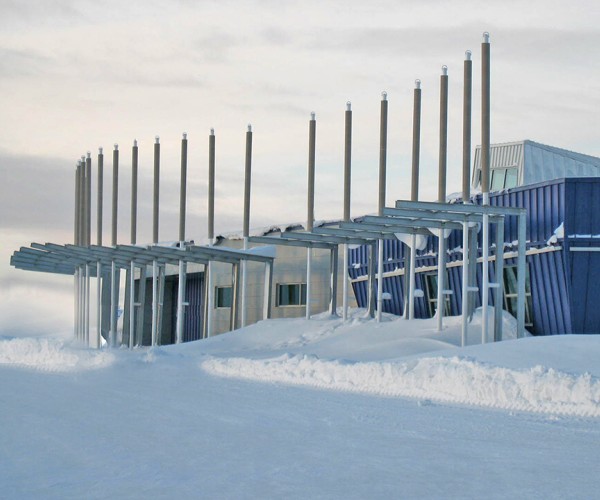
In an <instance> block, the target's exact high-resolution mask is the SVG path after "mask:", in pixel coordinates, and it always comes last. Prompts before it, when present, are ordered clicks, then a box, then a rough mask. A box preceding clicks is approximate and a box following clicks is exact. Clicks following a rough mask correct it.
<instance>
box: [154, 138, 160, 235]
mask: <svg viewBox="0 0 600 500" xmlns="http://www.w3.org/2000/svg"><path fill="white" fill-rule="evenodd" d="M159 194H160V138H159V137H158V136H156V139H155V142H154V184H153V197H152V243H154V244H155V245H156V244H157V243H158V202H159Z"/></svg>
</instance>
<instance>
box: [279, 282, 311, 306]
mask: <svg viewBox="0 0 600 500" xmlns="http://www.w3.org/2000/svg"><path fill="white" fill-rule="evenodd" d="M304 305H306V283H277V307H288V306H304Z"/></svg>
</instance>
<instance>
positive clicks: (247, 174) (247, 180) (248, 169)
mask: <svg viewBox="0 0 600 500" xmlns="http://www.w3.org/2000/svg"><path fill="white" fill-rule="evenodd" d="M251 176H252V125H250V124H248V130H247V132H246V163H245V168H244V250H248V236H249V235H250V185H251ZM241 266H242V301H241V306H242V328H244V327H245V326H246V323H247V321H248V297H247V294H248V261H246V260H242V261H241ZM236 324H237V322H236Z"/></svg>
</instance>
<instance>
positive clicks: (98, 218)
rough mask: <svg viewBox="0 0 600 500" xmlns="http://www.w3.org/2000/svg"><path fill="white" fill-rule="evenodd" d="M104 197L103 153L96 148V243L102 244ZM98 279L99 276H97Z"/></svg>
mask: <svg viewBox="0 0 600 500" xmlns="http://www.w3.org/2000/svg"><path fill="white" fill-rule="evenodd" d="M103 197H104V153H103V152H102V148H99V149H98V186H97V197H96V198H97V199H96V244H97V245H98V246H102V212H103V208H104V207H103ZM98 279H100V277H99V276H98Z"/></svg>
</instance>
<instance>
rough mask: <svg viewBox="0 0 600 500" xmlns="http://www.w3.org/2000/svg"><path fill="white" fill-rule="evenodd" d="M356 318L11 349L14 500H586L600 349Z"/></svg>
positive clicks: (4, 389)
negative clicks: (159, 339)
mask: <svg viewBox="0 0 600 500" xmlns="http://www.w3.org/2000/svg"><path fill="white" fill-rule="evenodd" d="M480 318H481V314H480V311H478V312H476V314H475V317H474V319H473V322H472V323H471V325H470V327H469V331H468V340H469V342H468V343H469V346H468V347H465V348H460V347H458V346H459V344H460V318H455V317H450V318H445V319H444V325H445V327H444V329H443V331H442V332H438V331H437V330H436V324H437V323H436V320H435V318H434V319H431V320H414V321H407V320H404V319H402V318H397V317H394V316H391V315H384V317H383V321H382V322H381V323H377V322H375V321H374V320H372V319H369V318H366V317H365V315H364V311H362V310H354V311H352V314H351V319H350V320H349V321H348V322H346V323H343V322H342V321H341V320H340V319H339V318H336V317H331V316H329V315H327V314H321V315H316V316H314V317H313V318H312V319H311V320H310V321H306V320H304V319H280V320H269V321H264V322H260V323H258V324H256V325H252V326H250V327H247V328H245V329H242V330H238V331H235V332H232V333H229V334H224V335H219V336H217V337H214V338H212V339H209V340H205V341H200V342H193V343H189V344H182V345H177V346H165V347H160V348H140V349H135V350H133V351H129V350H127V349H115V350H101V351H96V350H89V349H83V348H81V347H79V346H78V345H77V344H75V343H74V342H73V341H69V340H65V339H64V338H48V337H44V338H39V337H37V338H34V337H27V338H7V337H4V338H2V337H0V377H1V379H2V384H0V397H1V400H2V401H3V402H4V404H3V409H2V412H0V428H1V429H2V432H1V433H0V450H1V452H0V456H1V457H2V460H0V485H1V489H2V496H4V497H7V498H42V497H43V498H65V497H67V498H73V497H77V498H114V497H119V498H122V497H132V498H140V497H151V498H179V497H183V498H191V497H193V498H197V497H200V498H282V497H285V498H390V497H392V498H394V497H402V498H415V497H418V498H456V497H460V498H481V497H486V498H507V497H511V498H565V497H569V498H593V497H595V496H597V492H598V488H599V487H600V478H599V477H598V475H597V471H596V468H597V463H598V459H599V458H600V451H599V448H598V442H600V426H598V422H599V420H598V417H600V363H599V362H598V360H599V359H600V337H599V336H594V335H588V336H580V335H565V336H553V337H527V338H524V339H518V340H517V339H515V338H514V337H515V331H516V328H515V320H514V318H512V317H510V316H509V315H505V317H504V319H503V326H504V331H505V338H507V339H508V340H506V341H503V342H499V343H486V344H484V345H479V341H480V336H481V323H480Z"/></svg>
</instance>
